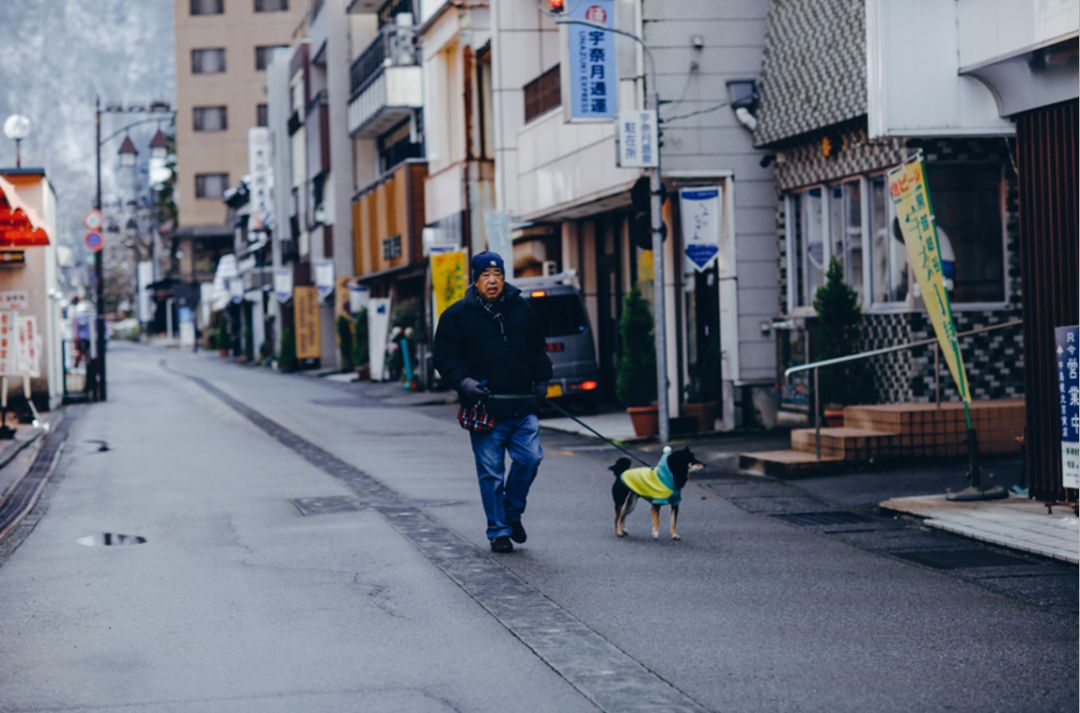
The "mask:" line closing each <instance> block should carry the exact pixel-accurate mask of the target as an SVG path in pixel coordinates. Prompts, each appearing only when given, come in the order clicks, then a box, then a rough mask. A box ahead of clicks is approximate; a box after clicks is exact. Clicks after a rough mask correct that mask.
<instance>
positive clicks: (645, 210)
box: [630, 176, 667, 250]
mask: <svg viewBox="0 0 1080 713" xmlns="http://www.w3.org/2000/svg"><path fill="white" fill-rule="evenodd" d="M649 193H650V191H649V177H648V176H642V177H641V178H639V179H637V182H636V183H634V187H633V188H631V189H630V242H631V243H632V244H634V245H636V246H637V247H639V248H641V249H642V250H652V211H651V210H650V209H651V207H652V202H651V200H650V198H651V197H652V196H650V195H649ZM665 200H667V190H666V189H665V188H664V184H663V183H661V184H660V205H663V204H664V201H665ZM660 239H661V240H666V239H667V226H666V225H664V224H663V223H661V224H660Z"/></svg>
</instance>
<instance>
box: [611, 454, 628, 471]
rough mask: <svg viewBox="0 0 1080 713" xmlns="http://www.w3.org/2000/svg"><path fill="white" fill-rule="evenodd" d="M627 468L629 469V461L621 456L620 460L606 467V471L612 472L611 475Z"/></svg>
mask: <svg viewBox="0 0 1080 713" xmlns="http://www.w3.org/2000/svg"><path fill="white" fill-rule="evenodd" d="M629 468H630V459H629V458H627V457H626V456H623V457H622V458H620V459H619V460H617V461H615V462H614V463H613V464H611V465H609V466H608V470H610V471H612V472H613V473H619V472H622V471H624V470H627V469H629Z"/></svg>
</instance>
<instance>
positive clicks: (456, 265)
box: [431, 250, 469, 321]
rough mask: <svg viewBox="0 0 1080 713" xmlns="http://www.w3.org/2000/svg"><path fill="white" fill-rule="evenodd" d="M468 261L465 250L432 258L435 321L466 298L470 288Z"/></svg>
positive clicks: (439, 254)
mask: <svg viewBox="0 0 1080 713" xmlns="http://www.w3.org/2000/svg"><path fill="white" fill-rule="evenodd" d="M467 263H468V261H467V260H466V259H465V252H464V251H463V250H455V251H453V252H445V253H435V254H433V255H432V256H431V291H432V292H433V293H434V296H435V319H436V321H438V319H439V317H441V316H442V313H443V312H445V311H446V308H447V307H449V306H450V305H452V304H454V303H455V302H457V301H458V300H460V299H461V298H462V297H464V296H465V290H466V288H468V286H469V280H468V277H467V274H468V264H467Z"/></svg>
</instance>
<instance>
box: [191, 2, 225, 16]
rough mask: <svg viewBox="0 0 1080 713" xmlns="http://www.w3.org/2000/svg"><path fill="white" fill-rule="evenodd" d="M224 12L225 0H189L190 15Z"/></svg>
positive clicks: (219, 13)
mask: <svg viewBox="0 0 1080 713" xmlns="http://www.w3.org/2000/svg"><path fill="white" fill-rule="evenodd" d="M224 12H225V0H191V14H192V15H221V14H223V13H224Z"/></svg>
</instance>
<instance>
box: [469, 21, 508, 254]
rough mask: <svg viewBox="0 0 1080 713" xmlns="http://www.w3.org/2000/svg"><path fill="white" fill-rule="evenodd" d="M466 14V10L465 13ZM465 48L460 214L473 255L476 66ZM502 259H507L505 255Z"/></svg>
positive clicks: (472, 53)
mask: <svg viewBox="0 0 1080 713" xmlns="http://www.w3.org/2000/svg"><path fill="white" fill-rule="evenodd" d="M465 12H467V10H466V11H465ZM467 38H468V35H467V34H465V35H463V37H462V39H463V40H465V39H467ZM464 44H465V48H464V50H462V53H461V59H462V63H461V64H462V72H461V73H462V75H463V86H462V91H461V101H462V102H463V103H464V105H465V167H464V169H463V170H462V172H461V175H462V178H461V183H462V186H461V188H462V196H463V200H464V207H465V209H464V211H463V214H462V224H463V225H462V236H463V238H464V242H465V244H466V245H467V246H468V247H469V253H470V254H475V253H476V252H477V251H476V246H475V245H473V230H472V213H473V211H472V191H471V187H470V185H469V183H470V181H471V178H472V177H471V176H470V173H471V171H472V159H473V131H472V118H473V87H472V75H473V67H474V66H475V64H476V58H475V53H474V51H473V48H472V45H471V44H469V43H468V42H465V43H464ZM503 258H504V259H508V258H507V256H506V255H504V256H503Z"/></svg>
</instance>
